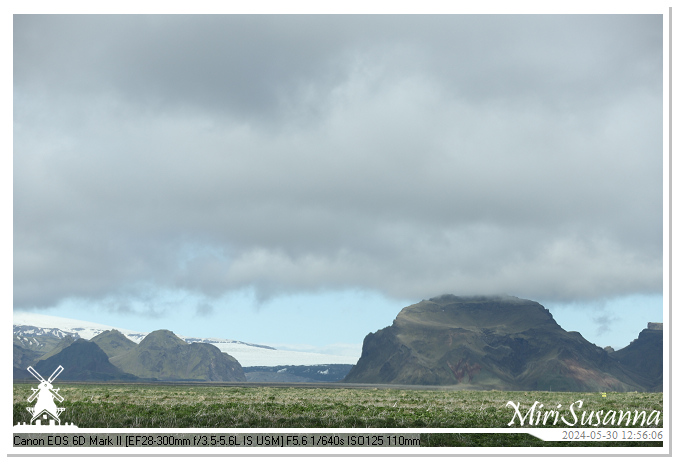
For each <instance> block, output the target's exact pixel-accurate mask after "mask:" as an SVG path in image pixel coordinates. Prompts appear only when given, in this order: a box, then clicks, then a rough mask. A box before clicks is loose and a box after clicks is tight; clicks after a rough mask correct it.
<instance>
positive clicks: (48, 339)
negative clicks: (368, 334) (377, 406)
mask: <svg viewBox="0 0 679 464" xmlns="http://www.w3.org/2000/svg"><path fill="white" fill-rule="evenodd" d="M13 319H14V321H13V324H14V337H15V341H14V345H15V346H21V347H23V348H26V349H30V350H37V351H39V352H40V356H42V355H43V354H46V353H48V352H49V351H51V350H52V349H53V348H54V347H55V346H56V345H57V344H58V343H59V342H60V341H61V339H62V338H64V337H65V336H68V335H70V336H72V337H74V338H76V339H77V338H83V339H86V340H91V339H92V338H94V337H95V336H97V335H99V334H101V333H103V332H105V331H108V330H117V331H118V332H120V333H122V334H123V335H124V336H125V337H126V338H128V339H129V340H131V341H133V342H134V343H139V342H140V341H141V340H143V339H144V337H146V336H147V335H148V334H147V333H145V332H139V331H134V330H129V329H122V328H119V327H111V326H107V325H103V324H97V323H94V322H86V321H80V320H76V319H68V318H64V317H57V316H50V315H45V314H40V313H31V312H24V311H15V312H14V313H13ZM177 336H178V337H179V338H181V339H182V340H184V341H186V342H187V343H209V344H210V345H214V346H216V347H217V348H219V350H220V351H222V352H224V353H228V354H229V355H230V356H233V357H234V358H236V359H237V360H238V362H239V363H240V364H241V366H281V365H296V366H300V365H319V364H354V363H355V362H356V360H357V359H358V357H357V356H340V355H331V354H323V353H314V352H308V351H291V350H279V349H275V348H273V347H270V346H266V345H262V344H255V343H247V342H242V341H238V340H230V339H222V338H212V337H210V338H200V337H186V336H183V335H177ZM38 357H39V356H38Z"/></svg>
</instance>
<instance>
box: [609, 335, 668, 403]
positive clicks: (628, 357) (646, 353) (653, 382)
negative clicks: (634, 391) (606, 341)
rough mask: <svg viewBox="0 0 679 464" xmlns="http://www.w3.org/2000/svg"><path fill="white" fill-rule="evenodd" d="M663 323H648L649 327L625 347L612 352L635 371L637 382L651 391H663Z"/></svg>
mask: <svg viewBox="0 0 679 464" xmlns="http://www.w3.org/2000/svg"><path fill="white" fill-rule="evenodd" d="M662 327H663V326H662V323H653V322H649V323H648V328H646V329H644V330H642V331H641V333H639V337H638V338H637V339H636V340H634V341H633V342H632V343H630V344H629V345H628V346H626V347H625V348H622V349H620V350H618V351H614V352H612V353H610V356H611V357H612V358H613V359H616V360H618V361H619V362H620V363H621V364H622V365H623V366H625V367H626V368H628V369H629V370H630V371H632V372H633V373H634V376H635V380H636V381H637V383H639V384H640V385H642V386H643V387H644V388H645V389H647V390H649V391H662V383H663V349H662V343H663V328H662Z"/></svg>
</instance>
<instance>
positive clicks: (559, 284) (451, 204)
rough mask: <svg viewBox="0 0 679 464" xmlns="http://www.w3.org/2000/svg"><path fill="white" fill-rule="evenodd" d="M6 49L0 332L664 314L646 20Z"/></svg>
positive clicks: (49, 24) (199, 21) (50, 19)
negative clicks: (302, 313)
mask: <svg viewBox="0 0 679 464" xmlns="http://www.w3.org/2000/svg"><path fill="white" fill-rule="evenodd" d="M14 26H15V27H14V38H15V45H14V60H15V62H14V78H15V80H14V83H15V84H14V102H15V103H14V105H15V108H14V112H15V117H14V150H15V152H14V305H15V307H21V308H25V307H34V306H49V305H52V304H55V303H56V302H58V301H60V300H61V299H63V298H68V297H83V298H106V297H110V296H111V295H133V296H134V295H142V294H143V292H142V291H141V290H140V288H144V289H148V288H160V289H162V288H172V289H186V290H189V291H192V292H196V293H198V294H203V295H206V296H208V297H214V296H219V295H221V294H223V293H224V292H228V291H230V290H235V289H240V288H247V287H254V288H255V289H256V291H257V292H258V293H259V294H260V295H263V296H267V295H273V294H277V293H279V292H289V291H315V290H318V289H338V288H367V289H375V290H378V291H380V292H383V293H384V294H387V295H389V296H394V297H399V298H414V299H417V298H425V297H431V296H434V295H437V294H441V293H448V292H451V293H478V292H492V293H498V292H506V293H511V294H519V295H525V296H531V297H533V298H536V299H538V298H549V299H551V300H554V299H566V300H568V299H578V298H600V297H606V296H611V295H619V294H626V293H635V292H659V291H662V73H661V72H662V18H661V17H655V16H582V17H581V16H555V17H540V16H536V17H527V16H526V17H524V16H513V17H504V16H489V17H485V16H484V17H455V16H436V17H429V16H422V17H420V16H417V17H411V16H407V17H405V16H394V17H381V16H376V17H363V16H357V17H315V16H310V17H300V16H290V17H271V16H262V17H250V16H234V17H231V16H211V17H202V16H196V17H193V16H192V17H187V16H169V17H165V16H160V17H156V16H151V17H137V16H131V17H128V16H125V17H118V16H105V17H103V16H102V17H99V16H95V17H92V16H17V17H15V25H14ZM145 291H146V290H145ZM204 308H209V305H207V303H206V306H205V307H204ZM197 311H198V312H199V313H200V312H201V311H202V309H201V308H198V309H197Z"/></svg>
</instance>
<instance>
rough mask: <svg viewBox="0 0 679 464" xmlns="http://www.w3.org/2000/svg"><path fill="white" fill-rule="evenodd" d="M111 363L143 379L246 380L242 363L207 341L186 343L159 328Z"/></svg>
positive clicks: (115, 357)
mask: <svg viewBox="0 0 679 464" xmlns="http://www.w3.org/2000/svg"><path fill="white" fill-rule="evenodd" d="M111 363H112V364H114V365H115V366H117V367H118V368H120V369H121V370H122V371H124V372H129V373H131V374H134V375H136V376H137V377H140V378H146V379H157V380H205V381H217V382H232V381H245V374H244V373H243V368H242V367H241V365H240V363H238V361H236V359H235V358H233V357H232V356H229V355H228V354H226V353H222V352H221V351H220V350H219V348H217V347H216V346H214V345H210V344H207V343H191V344H189V343H186V342H185V341H184V340H182V339H180V338H179V337H177V336H176V335H175V334H174V333H172V332H170V331H169V330H156V331H154V332H151V333H150V334H148V335H147V336H146V337H145V338H144V339H143V340H142V341H141V342H140V343H139V345H136V346H134V347H132V349H130V350H128V351H125V352H124V353H122V354H119V355H117V356H113V357H112V358H111Z"/></svg>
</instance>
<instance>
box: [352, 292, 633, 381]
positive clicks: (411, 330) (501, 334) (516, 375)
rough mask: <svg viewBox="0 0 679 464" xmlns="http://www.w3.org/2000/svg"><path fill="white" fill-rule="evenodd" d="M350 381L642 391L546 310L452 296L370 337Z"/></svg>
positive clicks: (425, 304) (403, 315)
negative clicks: (560, 324) (567, 330)
mask: <svg viewBox="0 0 679 464" xmlns="http://www.w3.org/2000/svg"><path fill="white" fill-rule="evenodd" d="M344 381H345V382H364V383H394V384H420V385H422V384H423V385H459V386H460V387H461V388H476V389H499V390H554V391H557V390H561V391H592V390H595V391H596V390H604V391H612V390H616V391H629V390H643V387H642V386H641V385H639V383H637V382H636V381H635V379H634V375H633V373H631V372H630V371H629V369H627V368H626V367H625V366H624V365H622V364H621V363H620V362H618V361H617V360H615V359H613V358H611V357H609V356H608V354H607V353H606V352H605V351H604V350H603V349H601V348H599V347H597V346H596V345H594V344H592V343H590V342H588V341H587V340H585V339H584V338H583V337H582V336H581V335H580V334H579V333H577V332H566V331H565V330H563V329H562V328H561V327H560V326H559V325H558V324H557V323H556V322H555V321H554V319H553V318H552V315H551V314H550V313H549V311H548V310H547V309H545V308H544V307H543V306H542V305H540V304H538V303H536V302H533V301H529V300H523V299H519V298H515V297H506V296H501V297H485V296H483V297H456V296H453V295H445V296H441V297H438V298H432V299H430V300H426V301H422V302H420V303H418V304H415V305H412V306H408V307H406V308H404V309H403V310H401V312H400V313H399V314H398V316H397V317H396V319H395V320H394V323H393V324H392V325H391V326H389V327H386V328H384V329H382V330H379V331H377V332H376V333H374V334H373V333H371V334H368V336H366V337H365V340H364V342H363V352H362V354H361V358H360V359H359V361H358V363H357V364H356V366H355V367H354V368H353V369H352V370H351V371H350V372H349V374H348V375H347V376H346V377H345V379H344Z"/></svg>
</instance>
